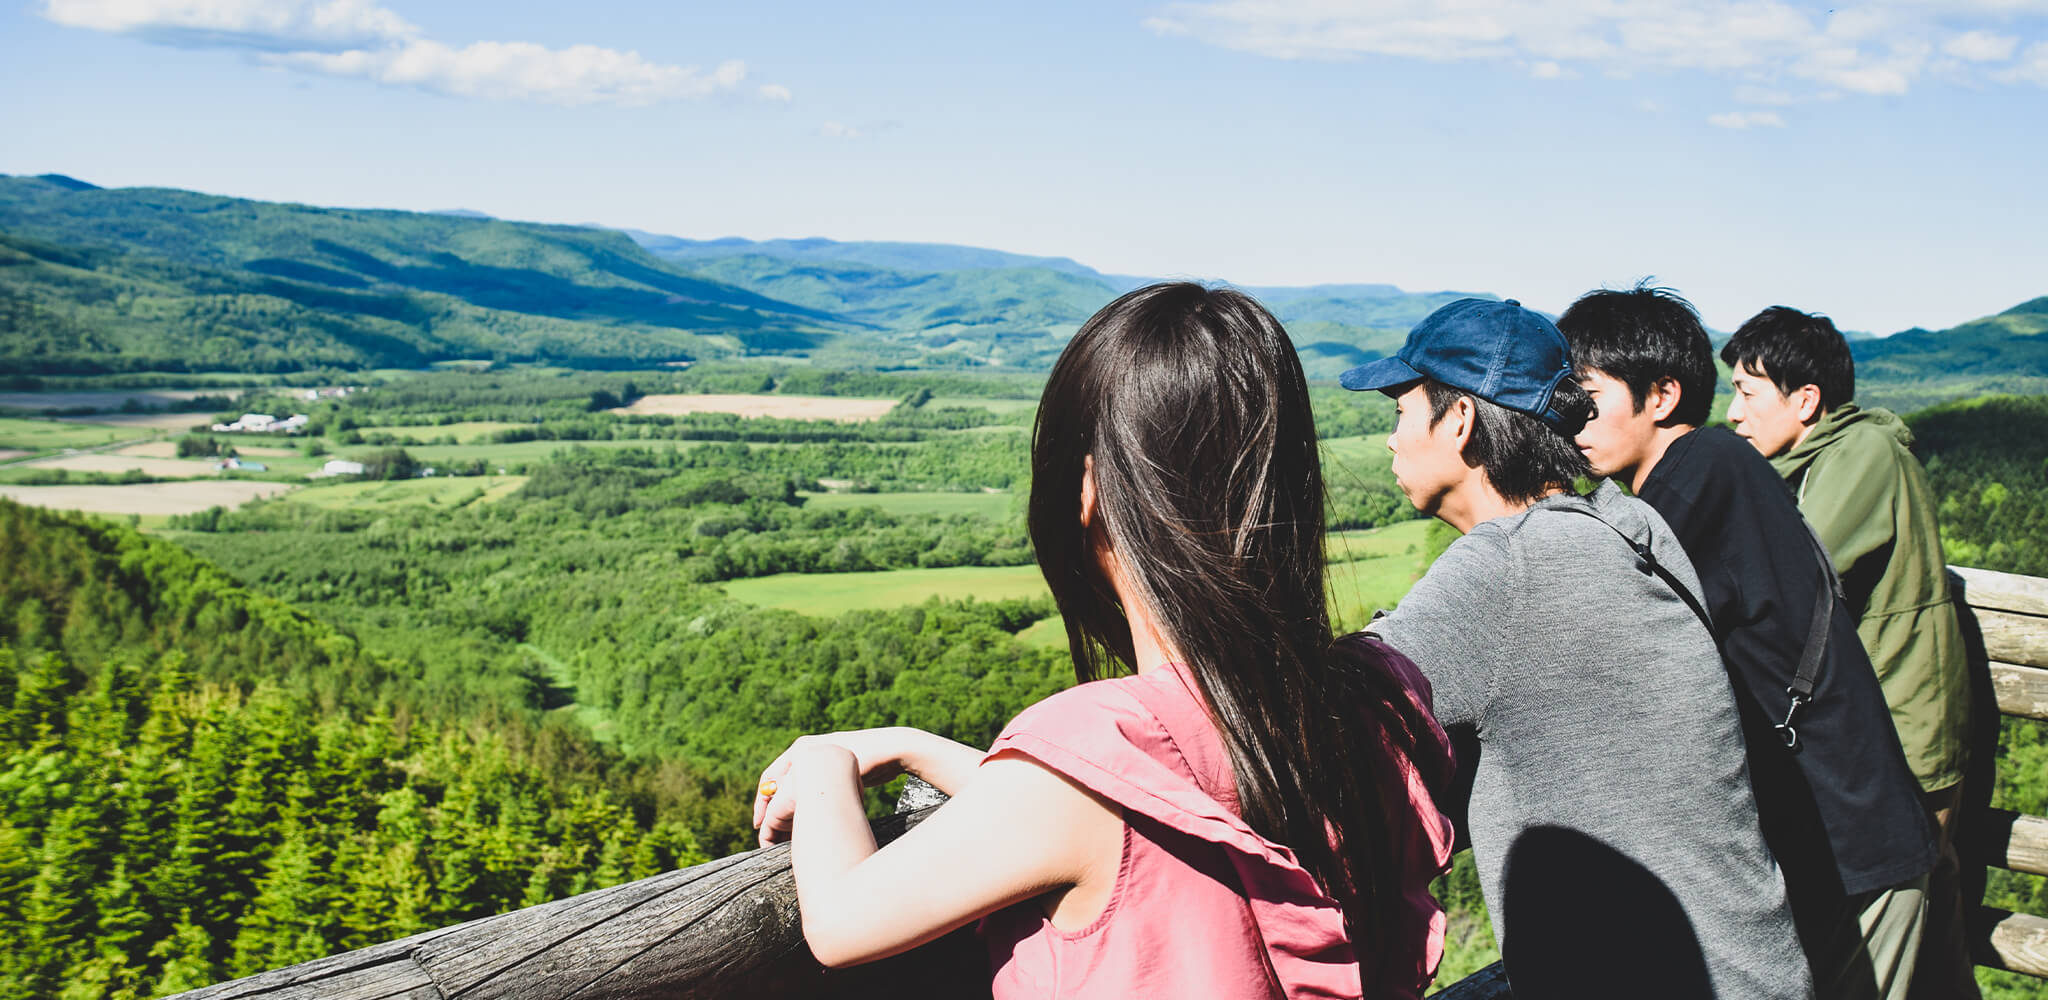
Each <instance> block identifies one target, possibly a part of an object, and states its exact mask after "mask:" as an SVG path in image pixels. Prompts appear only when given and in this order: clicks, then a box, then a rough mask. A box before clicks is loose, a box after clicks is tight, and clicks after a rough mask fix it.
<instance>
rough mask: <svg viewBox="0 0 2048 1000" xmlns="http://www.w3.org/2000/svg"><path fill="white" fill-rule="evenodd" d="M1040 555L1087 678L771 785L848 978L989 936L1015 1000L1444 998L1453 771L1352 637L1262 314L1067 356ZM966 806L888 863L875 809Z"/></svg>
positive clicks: (1095, 345)
mask: <svg viewBox="0 0 2048 1000" xmlns="http://www.w3.org/2000/svg"><path fill="white" fill-rule="evenodd" d="M1030 525H1031V539H1032V543H1033V545H1034V546H1035V547H1036V549H1037V553H1038V561H1039V566H1040V568H1041V569H1042V570H1043V571H1044V573H1045V578H1046V582H1047V583H1048V584H1049V585H1050V586H1051V588H1052V593H1053V598H1054V600H1055V601H1056V602H1057V604H1058V606H1059V609H1060V612H1061V613H1062V614H1063V615H1064V616H1065V620H1066V627H1067V637H1068V642H1069V645H1070V646H1071V648H1072V650H1073V654H1074V664H1075V675H1076V677H1077V678H1078V679H1079V680H1080V681H1081V682H1082V683H1081V684H1079V685H1078V686H1076V687H1074V688H1072V689H1069V690H1067V691H1065V692H1062V693H1060V694H1057V695H1054V696H1052V697H1050V698H1047V699H1046V700H1044V701H1042V702H1039V703H1038V704H1036V705H1034V706H1032V707H1031V708H1028V709H1026V710H1025V711H1024V712H1023V713H1022V714H1020V715H1019V716H1018V717H1017V718H1016V719H1015V720H1013V721H1012V722H1011V723H1010V725H1009V726H1008V727H1007V728H1006V729H1005V730H1004V731H1003V734H1002V735H1001V736H1000V737H999V738H998V739H997V740H996V742H995V745H994V746H993V747H992V748H991V749H990V750H989V751H987V752H986V753H983V752H982V751H979V750H974V749H972V748H969V747H965V746H962V745H960V744H958V743H953V742H952V741H949V740H944V739H941V738H939V737H936V736H933V735H931V734H928V733H922V732H919V731H916V730H907V729H885V730H865V731H861V732H854V733H836V734H831V735H827V736H817V737H805V738H804V739H802V740H799V741H798V742H797V743H796V744H795V745H794V746H792V747H791V748H790V749H789V751H787V752H785V753H784V754H783V755H782V756H781V757H779V758H777V759H776V761H775V762H774V763H773V764H771V765H770V766H769V767H768V769H767V770H766V771H764V772H763V774H762V789H761V795H760V796H759V797H757V799H756V800H755V822H756V824H757V825H758V826H760V828H761V841H762V843H763V844H767V843H772V842H776V841H779V840H783V839H793V841H794V844H793V847H792V851H793V864H794V866H795V869H796V881H797V894H798V900H799V907H800V909H801V912H802V916H803V926H804V936H805V938H806V940H807V941H808V942H809V944H810V946H811V949H812V951H813V952H814V953H815V954H816V955H817V957H818V958H819V959H820V960H821V961H823V962H825V963H826V964H828V965H851V964H857V963H860V962H865V961H870V960H873V959H877V958H882V957H885V956H888V955H892V954H895V953H898V952H901V951H904V950H907V949H909V948H912V947H915V946H916V945H918V944H921V943H923V942H925V941H929V940H932V939H933V938H936V937H938V936H940V935H941V934H944V933H945V932H947V931H949V930H952V929H953V928H956V927H959V926H961V925H962V924H965V923H967V922H969V921H972V920H975V919H976V918H980V917H987V918H988V919H987V920H986V921H984V923H983V925H982V928H983V933H984V935H985V937H986V939H987V941H988V945H989V949H990V955H991V959H992V965H993V968H992V972H993V974H994V977H995V979H994V982H995V994H996V996H997V997H998V998H999V1000H1000V998H1007V997H1025V996H1053V995H1058V996H1114V997H1120V998H1121V997H1128V996H1172V997H1177V998H1182V997H1260V996H1273V997H1279V996H1286V997H1301V996H1331V997H1340V996H1362V995H1371V996H1400V997H1408V996H1419V995H1420V993H1421V991H1422V989H1423V988H1424V987H1425V986H1426V985H1427V984H1428V981H1429V979H1430V977H1431V976H1432V974H1433V973H1434V971H1435V968H1436V963H1437V959H1438V957H1439V956H1440V955H1441V951H1442V935H1443V916H1442V911H1441V908H1440V907H1438V906H1437V905H1436V902H1435V900H1433V899H1432V898H1431V897H1430V896H1429V893H1428V882H1429V880H1430V879H1431V878H1434V877H1435V876H1436V875H1437V874H1439V873H1440V872H1442V871H1443V870H1444V868H1445V866H1446V865H1447V863H1448V859H1449V854H1450V827H1449V823H1448V821H1446V820H1445V819H1444V818H1443V817H1442V815H1441V814H1440V813H1438V811H1437V810H1436V808H1435V806H1434V805H1433V800H1432V798H1431V791H1430V790H1431V788H1432V787H1439V786H1440V784H1441V782H1443V781H1444V780H1445V779H1446V778H1447V777H1448V772H1449V769H1450V757H1449V750H1448V745H1447V743H1446V741H1445V740H1444V737H1443V732H1442V730H1441V729H1439V728H1437V726H1436V723H1435V722H1434V721H1433V720H1432V719H1431V718H1430V716H1429V714H1428V687H1427V684H1426V682H1424V681H1423V680H1422V678H1421V676H1420V675H1419V674H1418V673H1417V672H1416V671H1415V668H1414V666H1413V665H1412V664H1410V663H1408V661H1407V660H1406V659H1405V658H1403V657H1401V656H1400V654H1398V653H1396V652H1394V651H1393V650H1391V649H1389V648H1387V647H1384V646H1381V645H1378V644H1377V643H1375V642H1372V641H1370V640H1367V639H1364V638H1361V637H1351V638H1345V639H1342V640H1338V639H1334V638H1333V636H1332V634H1331V628H1330V619H1329V614H1328V611H1327V608H1326V606H1325V597H1324V571H1323V541H1324V528H1323V481H1322V471H1321V464H1320V461H1319V457H1318V451H1317V443H1316V436H1315V428H1314V423H1313V417H1312V413H1311V409H1310V405H1309V397H1308V387H1307V383H1306V380H1305V379H1304V378H1303V376H1302V371H1301V365H1300V362H1299V360H1298V359H1297V358H1296V356H1295V353H1294V349H1293V347H1292V345H1291V344H1290V343H1289V341H1288V339H1287V335H1286V333H1285V331H1284V330H1282V329H1281V327H1280V324H1279V323H1278V322H1276V321H1275V320H1274V319H1273V317H1272V316H1271V315H1270V314H1268V313H1267V312H1266V311H1265V310H1264V309H1263V308H1261V307H1260V306H1259V305H1258V303H1256V302H1254V301H1252V300H1251V299H1250V298H1248V297H1246V296H1244V295H1242V294H1240V293H1237V292H1235V291H1231V290H1228V289H1210V288H1204V287H1202V286H1200V285H1193V284H1163V285H1153V286H1151V287H1148V288H1142V289H1139V290H1137V291H1134V292H1131V293H1129V294H1127V295H1124V296H1123V297H1121V298H1119V299H1117V300H1116V301H1115V302H1112V303H1110V304H1109V305H1108V306H1106V307H1104V308H1103V310H1102V311H1101V312H1098V313H1096V314H1095V316H1094V317H1093V318H1091V319H1090V320H1089V321H1088V322H1087V323H1086V324H1084V325H1083V326H1082V327H1081V329H1080V331H1079V332H1077V333H1076V334H1075V335H1074V339H1073V340H1072V341H1071V342H1070V343H1069V344H1068V345H1067V348H1066V350H1065V352H1064V353H1062V354H1061V356H1060V359H1059V361H1058V363H1057V364H1056V365H1055V366H1054V368H1053V371H1052V375H1051V377H1050V379H1049V380H1048V381H1047V383H1046V387H1045V393H1044V396H1043V398H1042V399H1041V401H1040V404H1039V410H1038V423H1037V426H1036V428H1035V432H1034V438H1033V442H1032V486H1031V507H1030ZM903 771H909V772H912V773H915V774H918V775H920V776H921V777H923V778H924V779H925V780H927V781H929V782H931V783H932V784H934V785H936V786H937V787H938V788H939V789H940V790H941V791H944V792H946V793H948V794H950V795H951V796H953V799H952V801H951V802H950V803H949V804H947V805H946V806H945V807H944V808H942V809H940V810H938V811H937V812H936V813H935V814H933V816H932V817H931V818H929V819H927V820H926V821H925V822H924V823H923V824H921V825H920V826H918V827H917V828H916V829H914V830H912V831H911V832H909V833H908V834H906V835H905V836H904V837H903V838H901V839H900V840H898V841H896V842H895V843H893V844H891V845H890V846H889V847H888V848H886V849H883V850H880V851H877V850H876V848H875V844H874V840H873V838H872V836H871V835H870V834H869V832H868V827H867V823H866V820H865V817H864V816H863V814H862V810H861V799H860V787H861V785H862V784H863V783H867V784H872V783H875V782H878V781H883V780H887V779H888V778H889V777H891V776H893V775H895V774H897V773H900V772H903Z"/></svg>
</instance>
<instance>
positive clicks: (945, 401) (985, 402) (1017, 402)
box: [924, 396, 1038, 416]
mask: <svg viewBox="0 0 2048 1000" xmlns="http://www.w3.org/2000/svg"><path fill="white" fill-rule="evenodd" d="M924 405H925V408H926V409H939V408H942V407H948V406H958V407H961V408H963V409H969V410H973V409H981V410H987V411H989V412H990V413H994V414H997V415H998V416H1001V415H1005V414H1011V413H1030V412H1031V411H1032V410H1035V409H1038V400H1035V399H983V398H981V397H979V396H933V397H932V399H931V402H929V403H926V404H924Z"/></svg>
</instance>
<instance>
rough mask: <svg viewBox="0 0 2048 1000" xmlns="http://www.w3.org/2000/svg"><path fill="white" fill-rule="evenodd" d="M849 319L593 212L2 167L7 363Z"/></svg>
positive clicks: (588, 356) (787, 333)
mask: <svg viewBox="0 0 2048 1000" xmlns="http://www.w3.org/2000/svg"><path fill="white" fill-rule="evenodd" d="M844 329H846V325H845V324H844V323H842V322H840V321H838V320H836V319H835V318H833V317H831V316H828V315H824V314H821V313H818V312H816V311H814V310H809V309H805V308H803V307H801V306H796V305H791V304H789V303H785V302H779V301H776V300H773V299H770V298H766V297H764V296H761V295H758V294H756V293H753V292H750V291H747V290H745V289H741V288H735V287H733V286H731V285H725V284H720V283H717V282H715V281H708V280H706V279H704V278H701V277H698V276H696V275H693V274H691V273H689V272H688V271H686V270H684V269H682V268H678V267H675V266H672V265H668V264H664V263H663V262H661V261H659V260H656V259H654V258H652V257H650V256H649V255H648V254H647V253H646V252H645V251H642V250H641V249H640V248H639V247H638V246H636V245H635V244H634V243H633V242H632V241H631V240H630V239H628V238H627V237H626V236H624V235H623V234H620V233H615V232H609V231H605V230H598V229H589V228H584V227H576V226H545V225H535V224H528V223H513V222H500V221H496V220H490V219H475V218H463V217H458V216H450V215H442V214H430V213H417V212H386V211H361V210H353V209H329V208H315V207H310V206H304V205H283V204H273V203H269V202H259V201H249V200H245V199H239V198H224V197H219V196H215V195H205V194H197V193H194V192H189V191H174V190H165V189H155V188H130V189H119V190H106V189H100V188H95V187H93V186H91V185H88V184H83V183H81V182H77V181H73V180H70V179H69V178H61V177H43V178H29V177H0V335H4V336H0V366H4V367H6V368H9V369H13V370H16V371H22V372H36V373H65V372H74V373H93V372H106V371H139V370H159V371H164V370H167V371H181V370H193V369H199V368H207V369H236V370H245V371H284V370H295V369H301V368H309V367H318V366H335V367H343V368H365V367H387V366H403V367H412V366H417V365H422V364H425V363H428V362H433V361H441V360H450V359H457V358H478V359H492V358H496V359H503V360H511V361H552V362H556V363H561V364H569V365H575V366H581V367H617V366H623V365H645V364H649V363H655V362H662V361H671V360H691V359H696V358H704V357H719V356H725V355H734V354H742V353H773V352H789V351H805V350H809V349H811V348H815V347H817V346H819V345H821V344H824V343H826V342H827V341H829V340H830V339H831V337H832V336H833V335H834V334H836V333H838V332H841V331H842V330H844Z"/></svg>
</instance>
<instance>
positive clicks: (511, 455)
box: [328, 440, 695, 465]
mask: <svg viewBox="0 0 2048 1000" xmlns="http://www.w3.org/2000/svg"><path fill="white" fill-rule="evenodd" d="M579 445H581V446H582V447H585V448H653V449H655V450H656V451H660V450H661V449H664V448H667V447H669V446H670V445H675V446H677V447H681V448H689V447H694V446H695V442H690V441H640V440H633V441H520V442H517V443H514V444H424V445H419V446H417V447H407V448H406V449H405V451H406V453H407V454H409V455H411V456H412V457H414V458H416V459H419V460H420V461H421V462H425V463H427V464H429V465H432V464H434V463H436V462H452V461H459V460H466V459H472V458H481V459H483V460H484V461H485V462H498V463H504V464H511V463H514V462H522V463H523V462H538V461H542V460H544V459H546V458H547V457H548V456H549V455H552V454H554V453H555V452H557V451H563V450H566V449H569V448H574V447H577V446H579ZM328 447H329V448H330V449H332V450H333V451H334V453H335V454H336V455H337V456H346V455H349V454H351V453H354V452H370V451H375V450H376V448H374V447H372V446H369V445H341V446H338V447H337V446H336V445H334V444H333V443H332V442H329V444H328Z"/></svg>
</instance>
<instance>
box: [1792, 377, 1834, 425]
mask: <svg viewBox="0 0 2048 1000" xmlns="http://www.w3.org/2000/svg"><path fill="white" fill-rule="evenodd" d="M1790 398H1791V402H1792V405H1793V407H1794V408H1796V409H1797V411H1798V413H1799V422H1800V423H1802V424H1817V423H1819V422H1820V418H1821V417H1823V416H1825V415H1826V411H1824V410H1822V409H1821V405H1820V386H1817V385H1814V384H1813V383H1811V382H1808V383H1806V384H1805V385H1802V386H1800V387H1799V388H1797V389H1794V390H1792V395H1791V397H1790Z"/></svg>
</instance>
